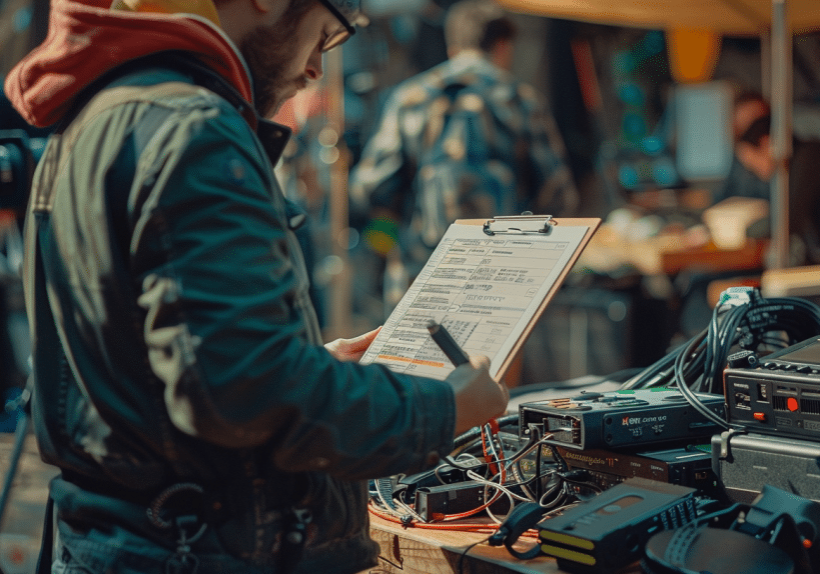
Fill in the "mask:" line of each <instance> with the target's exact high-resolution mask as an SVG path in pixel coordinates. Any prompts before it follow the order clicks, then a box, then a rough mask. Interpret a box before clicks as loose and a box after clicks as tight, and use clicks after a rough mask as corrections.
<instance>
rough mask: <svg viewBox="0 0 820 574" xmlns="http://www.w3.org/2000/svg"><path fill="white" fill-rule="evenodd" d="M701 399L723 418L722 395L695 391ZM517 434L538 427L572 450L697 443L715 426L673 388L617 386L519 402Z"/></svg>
mask: <svg viewBox="0 0 820 574" xmlns="http://www.w3.org/2000/svg"><path fill="white" fill-rule="evenodd" d="M695 396H696V397H697V398H698V400H700V402H701V403H702V404H703V405H704V406H705V407H706V408H708V409H709V410H710V411H712V412H714V413H715V415H717V416H718V417H720V418H721V419H724V418H725V402H724V398H723V396H722V395H716V394H707V393H695ZM518 414H519V421H520V423H519V424H520V426H519V429H520V432H521V433H522V436H523V435H526V434H528V433H531V432H533V429H537V431H538V432H540V433H541V435H542V436H545V437H546V436H549V439H548V440H549V442H550V443H551V444H557V445H561V446H566V447H568V448H573V449H577V450H587V449H591V448H606V449H610V448H615V447H640V446H643V445H649V444H658V443H666V444H668V445H670V446H673V443H684V442H685V443H688V444H692V443H696V442H700V441H701V440H704V439H705V440H707V441H708V439H709V437H711V436H712V434H714V433H715V432H718V431H719V430H720V426H719V425H718V424H717V423H716V422H714V421H712V420H710V419H708V418H707V417H705V416H704V415H702V414H701V413H700V412H698V411H697V410H696V409H695V408H694V407H693V406H692V405H690V404H689V402H688V401H687V399H686V397H685V396H684V395H683V394H682V393H681V392H680V391H679V390H677V389H674V388H666V387H658V388H653V389H639V390H619V391H613V392H607V393H581V394H580V395H578V396H575V397H571V398H560V399H552V400H544V401H534V402H528V403H522V404H521V405H519V407H518Z"/></svg>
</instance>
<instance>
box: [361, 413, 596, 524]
mask: <svg viewBox="0 0 820 574" xmlns="http://www.w3.org/2000/svg"><path fill="white" fill-rule="evenodd" d="M517 422H518V415H508V416H506V417H502V418H501V419H499V421H497V422H496V421H491V422H490V423H488V424H486V425H484V426H482V427H476V428H475V429H472V430H471V431H468V432H467V433H464V434H463V435H461V436H460V437H458V438H457V439H456V442H455V444H456V449H455V450H454V451H453V453H452V454H451V455H450V456H448V457H445V458H444V462H443V463H442V464H441V465H439V466H438V467H437V468H436V469H435V477H436V478H437V479H438V482H439V483H440V484H448V482H447V481H446V480H445V479H444V477H443V476H442V474H443V473H444V471H445V470H444V469H448V470H452V469H458V470H460V471H463V473H464V475H465V477H466V479H467V480H471V481H474V482H476V483H478V484H481V485H483V486H484V497H483V500H484V502H483V503H482V504H477V505H476V507H475V508H473V509H471V510H469V511H465V512H460V513H457V514H447V515H441V514H436V515H434V516H432V517H427V518H425V517H423V516H421V515H420V514H419V513H418V512H417V511H416V508H415V504H414V502H415V500H414V496H413V495H409V496H408V495H406V491H405V490H402V489H401V488H394V487H395V483H392V484H390V483H391V482H393V481H394V479H392V478H391V479H384V480H382V481H371V499H370V510H371V512H372V513H374V514H375V515H377V516H379V517H381V518H384V519H387V520H390V521H392V522H397V523H400V524H402V525H404V526H405V527H410V526H414V527H419V528H431V529H452V530H471V531H477V532H494V531H495V530H496V529H497V527H498V525H499V524H501V523H502V520H501V519H499V518H498V517H496V516H495V515H494V514H493V512H492V511H491V508H490V507H491V506H492V505H493V503H495V502H496V501H497V500H498V499H500V498H501V497H504V496H506V497H507V498H508V499H509V501H510V510H509V511H510V512H511V511H512V509H513V508H514V507H515V505H516V504H518V503H522V502H533V503H537V504H539V505H540V507H541V508H542V509H543V515H544V517H547V516H549V515H550V514H552V513H559V512H561V511H563V510H565V509H566V508H568V507H569V506H572V505H574V504H576V503H577V502H578V501H579V496H581V495H582V493H590V494H591V493H597V492H600V490H601V488H600V487H599V486H598V485H597V484H595V483H593V482H591V481H589V480H585V479H587V478H589V477H588V476H586V473H579V472H578V471H569V470H568V469H567V467H566V465H565V464H563V461H562V460H561V459H560V457H558V454H557V452H556V451H555V450H554V448H553V447H552V446H551V445H549V444H548V442H547V441H548V440H549V439H550V438H551V436H552V435H545V436H544V437H540V436H538V434H537V433H532V435H531V437H530V439H529V440H528V441H527V443H526V444H524V445H523V446H520V447H519V448H518V450H517V452H514V453H507V452H505V449H504V446H503V444H502V441H501V440H500V437H499V433H500V429H501V428H502V427H504V426H505V425H508V424H513V423H515V426H516V432H517ZM542 448H547V449H549V451H550V453H551V455H548V458H547V459H545V460H543V461H542ZM403 478H404V477H398V479H403ZM480 513H484V514H486V515H488V516H489V517H490V519H491V521H492V523H490V524H488V523H486V522H464V520H463V519H465V518H469V517H473V516H476V515H478V514H480ZM502 518H503V517H502ZM456 521H457V522H456ZM493 523H494V524H493ZM531 535H533V536H534V533H532V534H531Z"/></svg>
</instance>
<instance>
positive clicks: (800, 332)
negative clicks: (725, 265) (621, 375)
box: [622, 287, 820, 428]
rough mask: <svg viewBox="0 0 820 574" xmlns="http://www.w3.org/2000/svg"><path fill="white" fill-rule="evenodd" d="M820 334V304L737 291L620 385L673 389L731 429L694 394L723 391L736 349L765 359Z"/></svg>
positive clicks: (726, 295) (729, 292) (725, 296)
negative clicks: (683, 339) (704, 323)
mask: <svg viewBox="0 0 820 574" xmlns="http://www.w3.org/2000/svg"><path fill="white" fill-rule="evenodd" d="M816 335H820V306H818V305H816V304H815V303H812V302H811V301H808V300H806V299H800V298H796V297H779V298H764V297H761V296H760V293H759V291H758V290H757V289H753V288H750V287H735V288H731V289H729V290H727V291H725V292H724V293H723V294H722V295H721V299H720V302H719V303H718V304H717V305H716V306H715V309H714V311H713V312H712V319H711V321H710V322H709V326H708V327H707V328H706V329H704V330H703V331H702V332H700V333H699V334H697V335H696V336H694V337H693V338H692V339H690V340H689V341H688V342H687V343H685V344H684V345H682V346H680V347H679V348H678V349H676V350H675V351H673V352H672V353H670V354H668V355H666V356H665V357H663V358H662V359H660V360H659V361H657V362H655V363H654V364H652V365H650V366H649V367H647V368H646V369H644V370H643V371H641V372H640V373H638V374H637V375H635V376H634V377H632V378H631V379H630V380H628V381H627V382H625V383H624V384H623V386H622V388H624V389H645V388H651V387H660V386H674V387H677V388H678V389H680V391H681V393H682V394H683V395H684V396H686V398H687V400H688V401H689V402H690V403H691V404H692V406H694V407H695V408H696V409H697V410H698V411H699V412H701V413H702V414H703V415H704V416H706V417H707V418H709V419H710V420H713V421H715V422H717V423H718V424H720V425H721V426H723V427H724V428H730V427H731V425H729V424H728V423H727V422H726V421H725V420H723V419H720V418H719V417H717V416H716V415H715V414H714V413H713V412H711V411H710V410H709V409H707V408H706V407H704V406H703V405H702V404H701V403H700V401H699V400H698V399H697V396H696V395H695V392H705V393H714V394H722V393H723V370H724V369H725V368H726V365H727V361H728V358H729V356H730V354H731V353H733V352H737V351H738V350H748V351H753V352H754V353H755V354H758V355H766V354H769V353H771V352H773V351H774V350H777V349H779V348H785V347H789V346H791V345H794V344H796V343H799V342H801V341H805V340H806V339H809V338H811V337H813V336H816Z"/></svg>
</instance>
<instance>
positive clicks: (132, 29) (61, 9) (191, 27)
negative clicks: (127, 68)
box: [5, 0, 253, 127]
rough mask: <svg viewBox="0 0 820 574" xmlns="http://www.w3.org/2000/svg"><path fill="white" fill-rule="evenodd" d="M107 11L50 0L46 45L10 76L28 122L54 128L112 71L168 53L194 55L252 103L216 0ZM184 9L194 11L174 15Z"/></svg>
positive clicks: (103, 4)
mask: <svg viewBox="0 0 820 574" xmlns="http://www.w3.org/2000/svg"><path fill="white" fill-rule="evenodd" d="M109 6H110V0H52V2H51V12H50V15H49V30H48V36H47V37H46V39H45V41H44V42H43V43H42V44H41V45H40V46H38V47H37V48H35V49H34V50H33V51H32V52H31V53H29V54H28V55H27V56H26V57H25V58H23V59H22V60H20V62H19V63H18V64H17V65H16V66H14V68H13V69H12V70H11V72H9V74H8V76H6V82H5V91H6V95H7V96H8V98H9V100H10V101H11V102H12V104H13V105H14V107H15V108H16V109H17V111H18V112H20V114H21V115H22V116H23V117H24V118H25V119H26V121H28V122H29V123H30V124H32V125H35V126H37V127H47V126H50V125H53V124H54V123H56V122H58V121H59V120H60V119H61V118H62V117H63V116H64V115H65V114H66V113H67V112H68V110H69V109H70V108H71V105H72V103H73V102H74V99H75V98H76V97H77V95H78V94H79V93H80V92H81V91H82V90H83V89H84V88H85V87H87V86H88V85H89V84H91V83H92V82H93V81H94V80H96V79H97V78H99V77H100V76H102V75H103V74H105V73H106V72H108V71H110V70H112V69H114V68H116V67H118V66H120V65H121V64H124V63H125V62H128V61H130V60H133V59H136V58H140V57H142V56H147V55H150V54H154V53H156V52H161V51H167V50H181V51H185V52H190V53H192V54H194V55H196V56H197V57H199V59H200V60H202V62H203V63H204V64H206V65H207V66H209V67H211V68H212V69H213V70H214V71H216V72H218V73H219V74H220V75H222V76H223V77H224V78H225V79H226V80H228V81H229V82H230V83H231V85H233V86H234V87H235V88H236V89H237V90H238V91H239V93H240V94H241V95H242V97H244V98H245V99H246V100H247V101H248V102H249V103H252V101H253V90H252V88H251V79H250V75H249V73H248V70H247V68H246V66H245V63H244V60H243V59H242V57H241V56H240V54H239V51H238V50H237V48H236V46H235V45H234V44H233V42H231V40H230V39H229V38H228V37H227V36H226V35H225V33H224V32H222V30H221V29H220V28H219V27H218V17H217V16H216V10H215V9H214V7H213V4H212V3H211V0H182V1H180V0H176V1H174V0H152V1H151V2H150V3H144V4H140V3H139V1H138V0H137V1H134V0H127V1H120V2H118V3H117V4H116V5H115V8H114V9H111V8H109ZM181 8H182V9H185V10H192V11H195V12H196V13H169V12H174V11H177V10H179V9H181ZM249 109H253V106H249ZM249 121H250V120H249Z"/></svg>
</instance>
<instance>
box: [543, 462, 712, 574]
mask: <svg viewBox="0 0 820 574" xmlns="http://www.w3.org/2000/svg"><path fill="white" fill-rule="evenodd" d="M694 493H695V489H693V488H688V487H685V486H678V485H676V484H667V483H663V482H659V481H656V480H647V479H644V478H629V479H627V480H625V481H624V482H622V483H621V484H618V485H617V486H614V487H612V488H610V489H609V490H605V491H604V492H602V493H601V494H599V495H598V496H596V497H595V498H592V499H590V500H587V501H586V502H583V503H581V504H579V505H578V506H575V507H573V508H570V509H568V510H566V511H565V512H564V513H563V514H561V515H558V516H553V517H552V518H549V519H546V520H543V521H541V522H539V523H538V531H539V533H538V537H539V542H540V544H541V551H542V552H543V553H544V554H546V555H548V556H553V557H555V558H556V561H557V563H558V567H559V568H560V569H562V570H566V571H568V572H583V573H609V572H614V571H616V570H617V569H619V568H622V567H624V566H627V565H629V564H631V563H633V562H635V561H637V560H638V559H639V558H640V557H641V553H642V551H643V547H644V544H646V541H647V540H649V538H650V537H651V536H653V535H654V534H657V533H658V532H661V531H664V530H669V529H673V528H679V527H681V526H684V525H685V524H687V523H688V522H690V521H691V520H694V519H695V518H696V517H697V506H696V501H695V496H694Z"/></svg>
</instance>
